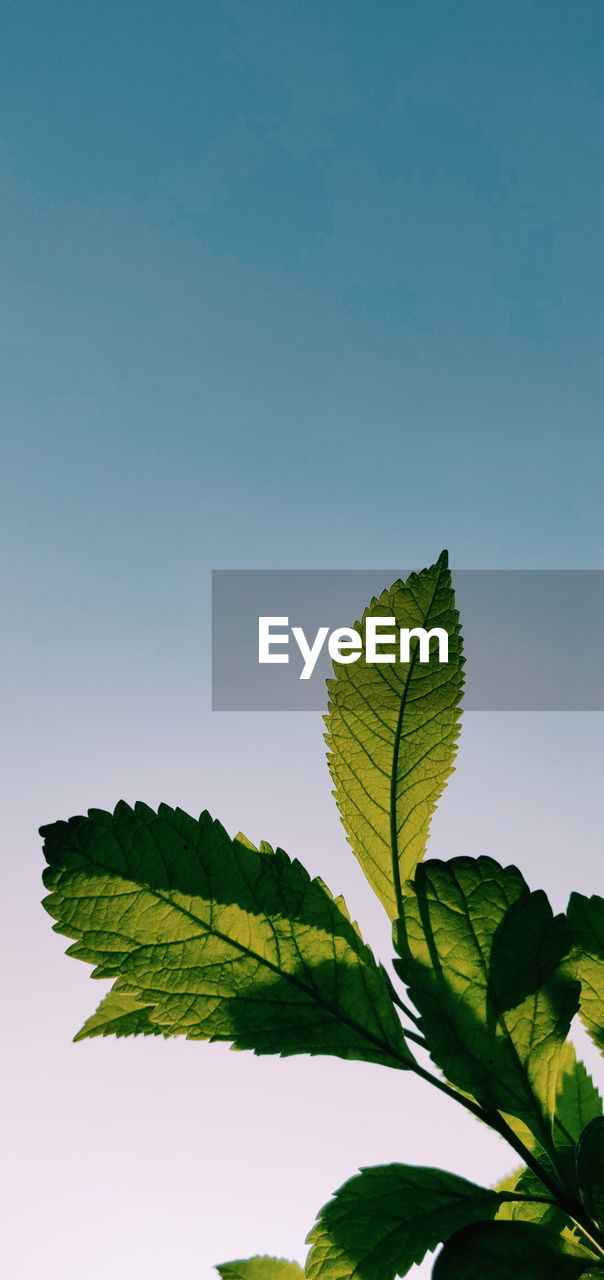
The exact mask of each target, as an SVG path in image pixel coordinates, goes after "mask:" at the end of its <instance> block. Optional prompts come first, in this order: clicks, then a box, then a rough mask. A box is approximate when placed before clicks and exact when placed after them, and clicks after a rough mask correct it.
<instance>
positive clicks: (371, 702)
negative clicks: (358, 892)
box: [326, 552, 463, 918]
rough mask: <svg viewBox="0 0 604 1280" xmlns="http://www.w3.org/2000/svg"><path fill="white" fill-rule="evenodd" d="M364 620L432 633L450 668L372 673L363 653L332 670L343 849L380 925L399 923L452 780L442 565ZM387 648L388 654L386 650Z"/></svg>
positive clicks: (457, 690) (423, 666)
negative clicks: (378, 911)
mask: <svg viewBox="0 0 604 1280" xmlns="http://www.w3.org/2000/svg"><path fill="white" fill-rule="evenodd" d="M368 617H371V618H376V617H382V618H394V620H395V625H394V626H393V627H392V628H391V630H392V632H396V634H398V629H399V628H401V627H408V628H414V627H422V628H424V629H426V630H428V631H429V630H431V629H432V628H433V627H440V628H443V629H444V630H445V631H447V633H448V636H449V655H448V657H449V660H448V662H447V663H440V662H439V661H438V655H437V654H433V655H432V656H431V658H430V661H429V662H427V663H423V662H420V661H419V653H418V647H417V644H415V643H414V645H413V647H412V650H411V656H410V660H409V661H408V662H404V663H400V662H395V663H392V664H382V663H371V662H367V661H366V659H365V654H364V653H363V654H362V655H361V656H360V658H359V659H358V660H357V661H356V662H354V663H353V664H351V665H343V664H339V663H338V664H335V665H334V672H335V678H334V679H333V680H329V681H328V682H327V683H328V689H329V711H328V715H327V717H326V724H327V734H326V742H327V746H328V759H329V767H330V770H331V776H332V778H333V782H334V787H335V790H334V795H335V798H336V801H337V804H338V808H339V810H340V815H341V818H342V822H343V824H344V828H345V830H346V834H347V836H348V840H349V842H350V844H351V846H352V848H353V850H354V853H355V854H356V857H357V858H358V860H359V862H360V864H361V866H362V868H363V871H364V872H365V875H366V876H367V878H368V880H369V883H370V884H371V886H372V888H373V889H374V890H375V892H376V893H377V895H378V897H379V898H380V899H381V901H382V902H383V904H384V906H385V907H386V910H387V911H388V913H389V915H390V916H391V917H392V918H394V917H396V916H397V915H399V914H400V910H401V901H402V893H403V887H404V884H405V881H406V880H408V879H409V877H410V876H411V875H412V874H413V871H414V869H415V866H416V864H417V862H418V861H419V859H420V858H422V857H423V855H424V852H425V849H426V842H427V839H428V833H429V829H430V822H431V818H432V814H433V812H434V808H435V806H436V803H437V801H438V799H439V797H440V795H441V793H442V790H443V788H444V786H445V783H446V781H447V778H448V777H449V775H450V774H451V772H452V770H453V762H454V759H455V752H456V745H455V744H456V741H457V737H458V732H459V729H458V724H459V715H460V712H459V704H460V699H461V693H462V686H463V674H462V664H463V658H462V643H461V632H460V627H459V615H458V613H457V611H456V609H455V598H454V593H453V589H452V586H451V574H450V572H449V568H448V562H447V555H446V552H443V554H442V555H441V557H440V559H439V560H438V561H437V563H436V564H435V565H432V567H431V568H430V569H425V570H424V571H423V572H422V573H418V574H415V573H414V574H411V576H410V577H409V578H407V580H406V582H400V581H399V582H395V583H394V585H393V586H392V587H390V589H389V590H387V591H383V592H382V594H381V596H379V598H377V599H373V600H372V601H371V604H370V605H369V607H368V609H367V610H366V612H365V613H364V614H363V618H362V620H361V622H360V623H355V630H357V631H359V632H361V634H364V626H365V622H366V620H367V618H368ZM389 648H392V646H389Z"/></svg>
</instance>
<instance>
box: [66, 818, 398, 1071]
mask: <svg viewBox="0 0 604 1280" xmlns="http://www.w3.org/2000/svg"><path fill="white" fill-rule="evenodd" d="M42 834H43V835H44V837H45V843H44V850H45V854H46V858H47V861H48V864H49V865H48V867H47V869H46V872H45V877H44V878H45V883H46V885H47V887H48V888H49V889H50V890H51V893H50V896H49V897H48V898H47V899H46V901H45V905H46V907H47V909H48V911H49V912H50V914H51V915H52V916H53V917H54V918H55V919H56V921H57V924H56V925H55V929H56V930H57V931H58V932H59V933H65V934H67V936H68V937H70V938H75V939H76V941H75V943H74V945H73V946H71V947H70V948H69V952H68V954H70V955H73V956H76V957H78V958H79V959H82V960H86V961H88V962H89V963H91V964H94V965H96V969H95V971H94V976H96V977H102V978H105V977H113V978H115V979H116V981H115V983H114V987H113V991H112V993H111V995H110V997H109V1003H108V1004H105V1006H104V1007H103V1006H101V1010H99V1011H97V1014H95V1015H94V1017H93V1019H92V1020H90V1021H89V1023H88V1024H87V1025H86V1027H85V1028H83V1030H82V1033H81V1034H82V1035H90V1034H97V1033H100V1031H101V1023H102V1020H103V1019H105V1020H106V1018H107V1012H108V1011H109V1013H111V1009H112V1008H114V1007H115V1003H114V1002H115V997H116V995H120V996H123V995H128V996H130V997H134V1000H135V1002H138V1005H139V1006H140V1005H142V1006H146V1007H147V1014H144V1013H142V1012H141V1010H140V1008H138V1007H137V1005H135V1006H134V1008H132V1007H131V1008H130V1010H129V1012H130V1014H135V1015H136V1017H137V1018H139V1019H140V1020H141V1021H140V1025H139V1028H138V1029H139V1030H142V1031H148V1028H147V1026H146V1021H147V1019H148V1020H150V1022H151V1023H152V1024H153V1026H154V1027H157V1028H158V1029H159V1030H160V1031H162V1032H163V1033H164V1034H166V1035H185V1036H187V1037H188V1038H189V1039H209V1040H230V1041H232V1043H233V1044H234V1045H235V1046H236V1047H237V1048H240V1049H253V1050H255V1052H256V1053H280V1054H283V1055H286V1054H293V1053H330V1054H336V1055H337V1056H340V1057H343V1058H359V1059H365V1060H367V1061H371V1062H379V1063H383V1064H385V1065H388V1066H392V1067H406V1066H408V1065H409V1064H410V1063H411V1062H412V1058H411V1055H410V1053H409V1051H408V1049H407V1045H406V1042H405V1039H404V1036H403V1033H402V1030H401V1026H400V1022H399V1020H398V1016H397V1014H396V1011H395V1009H394V1006H393V1004H392V1001H391V998H390V994H389V991H388V987H387V983H386V979H385V977H384V975H383V973H382V971H381V970H380V968H379V966H378V965H377V964H376V962H375V960H374V958H373V955H372V953H371V951H370V950H369V948H368V947H367V946H365V944H364V943H363V942H362V940H361V938H360V936H359V933H358V931H357V929H356V927H355V926H354V925H353V924H352V923H351V921H350V919H349V917H348V914H347V912H346V908H345V905H344V903H343V902H342V900H341V899H339V900H336V899H334V898H333V897H332V895H331V894H330V893H329V890H328V889H327V888H326V886H325V885H324V884H323V883H322V882H321V881H319V880H311V879H310V876H309V875H308V873H307V872H306V871H305V870H304V868H303V867H302V866H301V864H300V863H299V862H297V861H293V862H292V860H291V859H290V858H288V856H287V854H286V853H284V852H283V850H281V849H277V850H276V851H275V852H272V851H269V850H268V847H265V848H263V849H261V850H256V849H253V848H250V847H249V846H248V845H246V844H244V843H243V842H242V841H240V840H231V839H230V838H229V836H228V835H227V833H226V832H225V830H224V828H223V827H222V826H221V825H220V823H219V822H215V821H213V820H212V819H211V818H210V816H209V815H208V814H202V815H201V817H200V818H199V820H196V819H194V818H190V817H189V816H188V815H187V814H185V813H183V812H182V810H180V809H177V810H173V809H170V808H168V807H167V806H166V805H161V806H160V808H159V811H158V813H154V812H153V810H152V809H149V808H147V806H146V805H142V804H137V805H136V806H135V808H134V809H131V808H129V806H128V805H126V804H123V803H120V804H119V805H118V806H117V808H116V810H115V813H113V814H110V813H104V812H103V811H101V810H91V811H90V812H89V814H88V817H76V818H72V819H71V820H70V821H69V822H58V823H55V824H54V825H52V826H49V827H45V828H43V829H42ZM91 1022H92V1026H91Z"/></svg>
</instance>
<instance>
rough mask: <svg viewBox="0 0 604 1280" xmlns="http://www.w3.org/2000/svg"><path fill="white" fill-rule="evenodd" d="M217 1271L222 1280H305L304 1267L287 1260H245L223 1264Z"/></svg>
mask: <svg viewBox="0 0 604 1280" xmlns="http://www.w3.org/2000/svg"><path fill="white" fill-rule="evenodd" d="M216 1270H217V1272H218V1275H219V1276H221V1278H222V1280H303V1277H304V1272H303V1270H302V1267H299V1266H298V1263H297V1262H288V1261H287V1260H286V1259H285V1258H268V1257H267V1258H244V1259H242V1260H241V1261H240V1262H223V1263H221V1264H220V1266H218V1267H216Z"/></svg>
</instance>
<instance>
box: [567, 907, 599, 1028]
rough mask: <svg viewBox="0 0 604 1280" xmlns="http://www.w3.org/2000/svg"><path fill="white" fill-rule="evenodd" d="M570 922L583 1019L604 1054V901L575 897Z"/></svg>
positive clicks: (570, 912) (570, 909) (569, 909)
mask: <svg viewBox="0 0 604 1280" xmlns="http://www.w3.org/2000/svg"><path fill="white" fill-rule="evenodd" d="M567 919H568V924H569V928H570V931H571V934H572V937H573V941H574V943H575V945H576V947H577V948H578V950H577V952H575V956H574V961H575V971H576V973H577V976H578V978H579V980H580V982H581V1005H580V1014H581V1018H582V1020H583V1022H584V1023H585V1026H586V1027H587V1030H588V1031H589V1034H590V1036H591V1038H592V1040H593V1042H594V1044H595V1045H597V1047H598V1049H600V1051H601V1052H602V1053H604V898H599V897H597V896H596V895H595V894H594V896H593V898H585V897H583V894H581V893H573V894H571V897H570V902H569V904H568V911H567Z"/></svg>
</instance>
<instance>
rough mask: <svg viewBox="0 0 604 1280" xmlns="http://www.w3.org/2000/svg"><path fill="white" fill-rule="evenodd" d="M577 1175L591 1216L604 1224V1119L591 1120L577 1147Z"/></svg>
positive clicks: (595, 1220) (600, 1117)
mask: <svg viewBox="0 0 604 1280" xmlns="http://www.w3.org/2000/svg"><path fill="white" fill-rule="evenodd" d="M577 1177H578V1180H579V1186H580V1188H581V1194H582V1197H583V1203H584V1205H585V1208H586V1209H587V1212H588V1213H589V1215H590V1217H591V1218H593V1220H594V1222H597V1223H598V1224H599V1225H603V1224H604V1119H603V1118H602V1116H598V1117H597V1119H596V1120H591V1121H590V1123H589V1124H588V1126H587V1128H586V1129H585V1130H584V1132H583V1133H582V1134H581V1137H580V1139H579V1145H578V1147H577Z"/></svg>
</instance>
